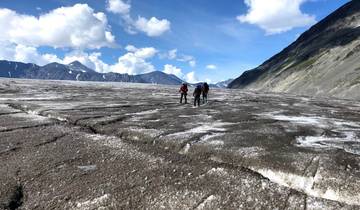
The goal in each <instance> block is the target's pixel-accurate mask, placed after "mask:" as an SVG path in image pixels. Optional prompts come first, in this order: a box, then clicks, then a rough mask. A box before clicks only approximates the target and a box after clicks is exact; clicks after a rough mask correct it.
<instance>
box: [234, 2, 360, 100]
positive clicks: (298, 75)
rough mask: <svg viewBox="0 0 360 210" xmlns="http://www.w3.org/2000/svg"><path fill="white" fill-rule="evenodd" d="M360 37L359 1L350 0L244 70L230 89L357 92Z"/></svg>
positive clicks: (346, 94)
mask: <svg viewBox="0 0 360 210" xmlns="http://www.w3.org/2000/svg"><path fill="white" fill-rule="evenodd" d="M359 37H360V1H350V2H349V3H347V4H345V5H344V6H342V7H341V8H339V9H338V10H337V11H335V12H334V13H332V14H331V15H329V16H328V17H326V18H325V19H324V20H322V21H320V22H319V23H317V24H316V25H314V26H313V27H312V28H310V29H309V30H308V31H306V32H305V33H303V34H302V35H301V36H300V37H299V38H298V39H297V40H296V41H295V42H294V43H293V44H291V45H290V46H288V47H287V48H285V49H284V50H283V51H282V52H280V53H279V54H277V55H275V56H273V57H272V58H270V59H269V60H267V61H266V62H264V63H263V64H262V65H260V66H259V67H257V68H255V69H253V70H250V71H247V72H245V73H243V74H242V75H241V76H240V77H239V78H237V79H235V80H234V81H233V82H232V83H230V85H229V88H242V89H248V90H256V91H270V92H289V93H300V94H311V95H324V96H336V97H345V98H347V97H349V96H354V92H356V91H352V90H357V92H359V90H360V86H359V81H358V78H359V77H360V74H359V72H358V70H357V69H358V68H359V67H360V60H359V59H357V58H358V57H359V55H360V40H359ZM325 81H326V82H325ZM349 89H352V90H349ZM356 97H357V98H359V97H360V95H359V94H357V95H356Z"/></svg>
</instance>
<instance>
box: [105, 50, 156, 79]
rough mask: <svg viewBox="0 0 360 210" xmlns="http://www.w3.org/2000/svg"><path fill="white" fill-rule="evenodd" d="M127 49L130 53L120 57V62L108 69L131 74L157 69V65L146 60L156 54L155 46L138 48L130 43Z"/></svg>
mask: <svg viewBox="0 0 360 210" xmlns="http://www.w3.org/2000/svg"><path fill="white" fill-rule="evenodd" d="M126 50H128V53H126V54H125V55H123V56H121V57H119V59H118V62H117V63H116V64H114V65H111V66H110V67H109V69H108V71H111V72H116V73H120V74H125V73H126V74H130V75H134V74H143V73H149V72H152V71H155V67H154V66H153V65H152V64H151V63H150V62H147V61H146V60H147V59H149V58H152V57H153V56H155V55H156V53H157V50H156V49H155V48H152V47H147V48H136V47H134V46H131V45H128V46H127V47H126Z"/></svg>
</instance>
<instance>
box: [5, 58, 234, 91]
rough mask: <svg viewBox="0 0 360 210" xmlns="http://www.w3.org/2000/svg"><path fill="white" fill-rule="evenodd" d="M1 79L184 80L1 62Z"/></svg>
mask: <svg viewBox="0 0 360 210" xmlns="http://www.w3.org/2000/svg"><path fill="white" fill-rule="evenodd" d="M0 77H6V78H20V79H43V80H74V81H96V82H131V83H150V84H162V85H180V84H182V83H184V81H183V80H181V79H180V78H178V77H176V76H175V75H172V74H166V73H164V72H161V71H154V72H150V73H147V74H139V75H129V74H118V73H98V72H96V71H94V70H93V69H91V68H88V67H86V66H85V65H83V64H82V63H80V62H79V61H74V62H72V63H70V64H68V65H64V64H60V63H50V64H47V65H45V66H38V65H36V64H32V63H21V62H13V61H6V60H0ZM231 81H232V80H226V81H222V82H219V83H216V84H210V86H211V87H213V88H226V87H227V85H228V84H229V83H230V82H231Z"/></svg>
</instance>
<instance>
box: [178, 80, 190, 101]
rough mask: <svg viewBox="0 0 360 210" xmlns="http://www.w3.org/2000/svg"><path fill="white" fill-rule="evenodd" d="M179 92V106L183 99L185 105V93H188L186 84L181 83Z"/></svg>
mask: <svg viewBox="0 0 360 210" xmlns="http://www.w3.org/2000/svg"><path fill="white" fill-rule="evenodd" d="M179 92H180V93H181V97H180V104H182V100H183V98H184V99H185V104H187V98H186V96H187V92H188V87H187V84H186V83H183V84H182V85H181V87H180V90H179Z"/></svg>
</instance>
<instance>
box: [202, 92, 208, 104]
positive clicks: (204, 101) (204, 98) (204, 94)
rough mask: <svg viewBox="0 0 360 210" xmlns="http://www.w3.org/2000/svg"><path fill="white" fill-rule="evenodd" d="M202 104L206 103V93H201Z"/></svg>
mask: <svg viewBox="0 0 360 210" xmlns="http://www.w3.org/2000/svg"><path fill="white" fill-rule="evenodd" d="M202 96H203V104H205V103H207V98H208V94H207V93H203V95H202Z"/></svg>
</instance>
